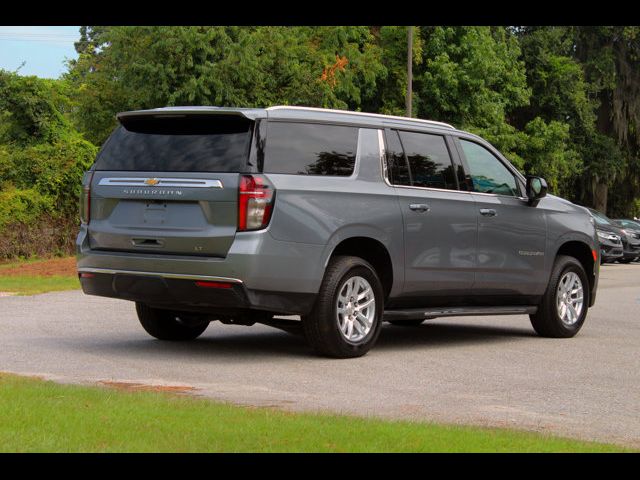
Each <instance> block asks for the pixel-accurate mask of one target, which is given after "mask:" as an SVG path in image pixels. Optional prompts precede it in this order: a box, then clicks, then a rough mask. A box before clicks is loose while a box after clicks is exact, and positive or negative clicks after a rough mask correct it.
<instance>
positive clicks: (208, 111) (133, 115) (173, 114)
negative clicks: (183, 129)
mask: <svg viewBox="0 0 640 480" xmlns="http://www.w3.org/2000/svg"><path fill="white" fill-rule="evenodd" d="M260 112H261V110H260V109H256V108H223V107H165V108H153V109H149V110H132V111H129V112H120V113H118V114H116V118H117V119H118V121H119V122H120V123H122V124H123V125H124V124H126V123H127V120H132V119H142V118H144V117H150V118H179V117H187V116H193V115H204V116H213V115H233V116H239V117H244V118H246V119H248V120H255V119H256V118H258V117H264V116H265V115H264V113H263V114H262V115H260Z"/></svg>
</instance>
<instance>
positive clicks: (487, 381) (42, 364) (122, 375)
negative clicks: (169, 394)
mask: <svg viewBox="0 0 640 480" xmlns="http://www.w3.org/2000/svg"><path fill="white" fill-rule="evenodd" d="M0 371H5V372H13V373H18V374H26V375H37V376H41V377H44V378H48V379H51V380H55V381H59V382H63V383H78V384H96V383H100V382H132V383H140V384H148V385H157V386H176V387H179V386H184V387H191V388H193V391H192V392H193V394H195V395H201V396H206V397H210V398H214V399H218V400H223V401H229V402H233V403H235V404H242V405H254V406H270V407H275V408H281V409H286V410H294V411H298V410H305V411H331V412H337V413H344V414H350V415H351V414H355V415H361V416H378V417H386V418H402V419H411V420H419V421H435V422H446V423H454V424H474V425H486V426H498V427H514V428H522V429H527V430H533V431H537V432H547V433H552V434H557V435H563V436H571V437H575V438H581V439H587V440H598V441H604V442H613V443H619V444H622V445H628V446H631V447H635V448H640V264H631V265H617V264H616V265H604V266H603V267H602V269H601V277H600V288H599V290H598V299H597V302H596V305H595V306H594V307H593V308H592V309H591V310H590V311H589V315H588V317H587V320H586V323H585V325H584V327H583V328H582V330H581V331H580V333H579V334H578V335H577V336H576V337H574V338H572V339H546V338H541V337H538V336H537V335H536V334H535V333H534V331H533V329H532V328H531V325H530V323H529V318H528V317H527V316H523V315H521V316H510V317H509V316H507V317H500V316H496V317H464V318H463V317H460V318H448V319H444V318H443V319H435V320H430V321H428V322H425V324H423V325H422V326H420V327H413V328H410V327H397V326H393V325H389V324H385V326H384V328H383V331H382V333H381V335H380V338H379V341H378V344H377V345H376V346H375V347H374V349H373V350H372V351H370V352H369V354H367V355H366V356H364V357H362V358H358V359H350V360H332V359H325V358H319V357H316V356H315V355H314V354H313V353H312V352H311V350H310V349H309V348H308V347H307V345H306V343H305V342H304V340H303V339H302V338H301V337H298V336H295V335H291V334H288V333H286V332H283V331H280V330H277V329H274V328H271V327H266V326H262V325H255V326H252V327H243V326H229V325H222V324H220V323H219V322H215V323H212V324H211V325H210V327H209V328H208V329H207V331H206V332H205V333H204V334H203V335H202V336H201V337H200V338H199V339H197V340H196V341H194V342H188V343H166V342H161V341H158V340H155V339H153V338H151V337H149V336H148V335H147V334H146V333H145V332H144V330H142V327H141V326H140V325H139V323H138V320H137V317H136V314H135V308H134V305H133V303H131V302H127V301H123V300H115V299H107V298H100V297H92V296H86V295H84V294H82V292H80V291H68V292H58V293H48V294H43V295H37V296H31V297H16V296H3V297H1V298H0Z"/></svg>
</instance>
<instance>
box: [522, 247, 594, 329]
mask: <svg viewBox="0 0 640 480" xmlns="http://www.w3.org/2000/svg"><path fill="white" fill-rule="evenodd" d="M568 272H574V273H576V274H577V275H578V277H579V278H580V281H581V282H582V290H583V305H582V311H581V312H580V315H579V316H578V320H577V321H576V322H575V323H574V324H573V325H567V324H566V323H564V322H563V321H562V320H561V319H560V316H559V314H558V309H557V306H556V292H557V290H558V283H559V282H560V280H561V279H562V278H563V276H564V275H565V274H566V273H568ZM590 294H591V292H590V290H589V281H588V279H587V274H586V273H585V271H584V268H583V267H582V265H581V264H580V262H579V261H578V260H576V259H575V258H573V257H568V256H564V255H560V256H558V258H556V261H555V263H554V265H553V270H552V272H551V278H550V279H549V285H547V290H546V292H545V294H544V297H543V299H542V302H541V303H540V305H539V306H538V311H537V312H536V313H535V314H533V315H529V318H530V320H531V325H532V326H533V329H534V330H535V331H536V332H537V333H538V335H540V336H542V337H550V338H570V337H573V336H574V335H576V334H577V333H578V332H579V331H580V328H582V325H583V324H584V320H585V318H586V317H587V311H588V310H589V298H590Z"/></svg>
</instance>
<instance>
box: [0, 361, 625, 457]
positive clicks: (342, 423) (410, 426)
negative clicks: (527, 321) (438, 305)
mask: <svg viewBox="0 0 640 480" xmlns="http://www.w3.org/2000/svg"><path fill="white" fill-rule="evenodd" d="M0 451H1V452H620V451H626V450H625V449H624V448H622V447H618V446H614V445H605V444H598V443H589V442H582V441H575V440H569V439H562V438H555V437H550V436H544V435H538V434H533V433H524V432H519V431H512V430H501V429H485V428H472V427H457V426H443V425H434V424H426V423H412V422H392V421H383V420H377V419H363V418H354V417H347V416H336V415H320V414H297V413H287V412H282V411H277V410H274V409H268V408H245V407H238V406H232V405H228V404H221V403H215V402H212V401H208V400H204V399H199V398H192V397H183V396H177V395H170V394H164V393H157V392H123V391H117V390H112V389H107V388H100V387H79V386H69V385H58V384H55V383H52V382H45V381H41V380H36V379H32V378H24V377H17V376H14V375H6V374H5V375H0Z"/></svg>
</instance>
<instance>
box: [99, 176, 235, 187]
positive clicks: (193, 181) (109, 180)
mask: <svg viewBox="0 0 640 480" xmlns="http://www.w3.org/2000/svg"><path fill="white" fill-rule="evenodd" d="M149 178H155V177H146V178H141V177H137V178H132V177H105V178H101V179H100V181H99V182H98V185H100V186H108V187H181V188H182V187H184V188H224V187H223V186H222V182H221V181H220V180H210V179H205V178H162V177H158V178H155V179H156V180H158V183H156V184H153V185H149V184H147V183H145V182H146V181H147V180H149Z"/></svg>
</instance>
